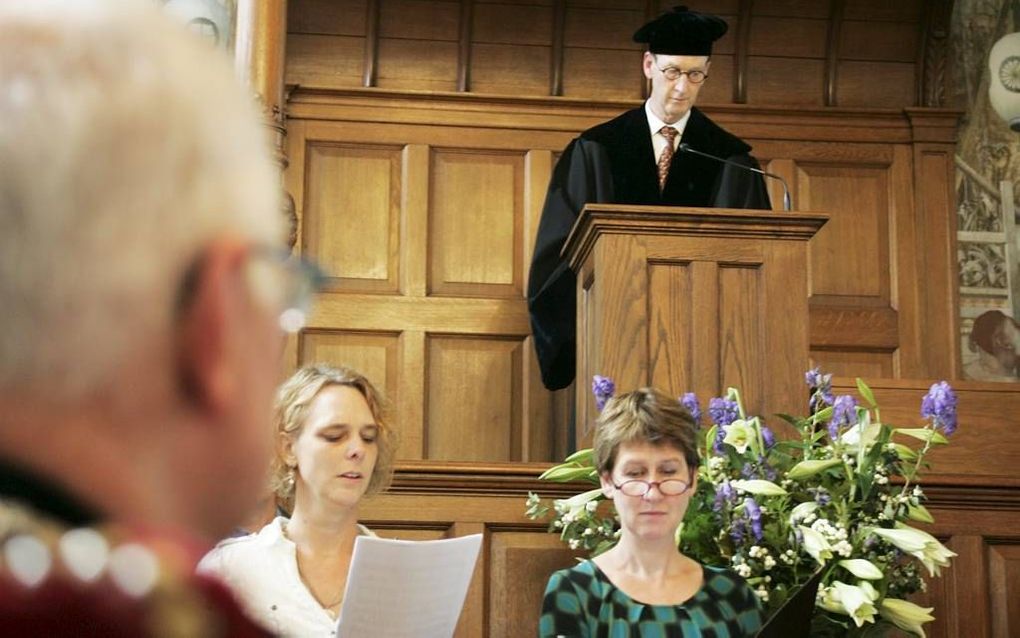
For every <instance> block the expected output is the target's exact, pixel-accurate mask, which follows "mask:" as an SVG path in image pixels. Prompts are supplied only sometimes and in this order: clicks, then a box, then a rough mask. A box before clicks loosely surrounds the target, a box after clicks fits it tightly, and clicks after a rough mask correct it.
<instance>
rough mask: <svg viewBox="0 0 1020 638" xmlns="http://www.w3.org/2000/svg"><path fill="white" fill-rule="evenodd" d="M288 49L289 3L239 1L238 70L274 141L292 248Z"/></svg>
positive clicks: (294, 233) (294, 225)
mask: <svg viewBox="0 0 1020 638" xmlns="http://www.w3.org/2000/svg"><path fill="white" fill-rule="evenodd" d="M286 45H287V0H238V1H237V25H236V28H235V30H234V70H235V71H236V73H237V76H238V77H239V78H240V79H241V80H242V81H243V82H244V83H245V84H247V85H248V86H249V87H251V89H252V91H253V92H254V93H255V97H256V98H257V99H258V101H259V104H260V106H261V107H262V113H263V117H264V118H265V124H266V126H268V127H269V130H270V135H271V136H272V138H271V139H272V140H273V149H274V157H275V158H276V163H277V164H278V165H279V168H280V174H281V186H280V188H281V190H282V191H283V196H282V202H283V203H282V206H283V211H282V212H283V214H284V216H285V217H286V218H287V222H288V224H289V228H290V234H289V235H290V236H289V238H288V245H289V246H291V247H292V248H293V246H294V243H295V242H296V240H297V215H296V214H295V211H294V198H293V197H291V195H290V193H288V192H286V190H283V186H282V183H283V181H282V175H283V170H284V169H286V168H287V153H286V150H285V149H286V144H285V142H286V139H285V138H286V136H287V128H286V123H285V122H286V101H285V97H284V84H283V71H284V65H285V61H286Z"/></svg>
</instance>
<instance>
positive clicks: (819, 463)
mask: <svg viewBox="0 0 1020 638" xmlns="http://www.w3.org/2000/svg"><path fill="white" fill-rule="evenodd" d="M840 463H842V461H840V460H839V459H826V460H811V461H801V462H800V463H798V464H796V465H794V466H793V467H792V468H790V471H789V472H787V473H786V478H788V479H792V480H794V481H799V480H801V479H806V478H808V477H810V476H814V475H815V474H818V473H819V472H824V471H825V470H827V469H829V468H830V467H835V466H837V465H839V464H840Z"/></svg>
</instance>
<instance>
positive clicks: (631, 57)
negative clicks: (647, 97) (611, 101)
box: [562, 0, 645, 99]
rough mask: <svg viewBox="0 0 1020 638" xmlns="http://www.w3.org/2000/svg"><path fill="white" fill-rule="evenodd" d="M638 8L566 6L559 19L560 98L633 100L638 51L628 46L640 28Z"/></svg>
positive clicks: (638, 84)
mask: <svg viewBox="0 0 1020 638" xmlns="http://www.w3.org/2000/svg"><path fill="white" fill-rule="evenodd" d="M644 21H645V16H644V5H643V3H641V2H639V1H636V0H632V1H631V2H629V3H624V2H619V3H602V4H596V3H586V4H581V3H571V2H568V3H567V6H566V9H565V15H564V34H563V47H564V50H563V87H562V88H563V91H562V94H563V95H567V96H570V97H587V98H624V99H627V98H629V99H638V98H640V97H641V96H642V91H643V86H644V82H645V79H644V74H643V73H642V72H641V55H642V52H643V47H642V45H640V44H637V43H635V42H633V41H632V40H631V36H632V35H633V34H634V32H635V31H636V30H637V29H638V28H639V27H640V26H641V25H642V24H643V23H644Z"/></svg>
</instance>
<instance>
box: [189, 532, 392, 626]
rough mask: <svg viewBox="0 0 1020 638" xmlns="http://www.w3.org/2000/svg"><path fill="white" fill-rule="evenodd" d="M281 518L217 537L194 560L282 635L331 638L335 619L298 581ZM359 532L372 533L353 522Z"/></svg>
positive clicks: (261, 621) (293, 549)
mask: <svg viewBox="0 0 1020 638" xmlns="http://www.w3.org/2000/svg"><path fill="white" fill-rule="evenodd" d="M286 522H287V519H286V518H284V517H282V516H278V517H276V518H275V519H273V521H272V522H271V523H269V524H268V525H266V526H265V527H263V528H262V529H261V530H260V531H259V532H258V533H257V534H249V535H247V536H241V537H239V538H229V539H226V540H223V541H221V542H220V543H219V544H218V545H217V546H216V547H215V548H213V550H212V551H210V552H209V553H208V554H206V555H205V557H204V558H203V559H202V561H201V562H200V563H199V564H198V571H200V572H202V573H206V574H215V575H216V576H218V577H219V578H220V580H222V581H223V582H224V583H226V584H227V586H228V587H230V589H231V590H232V591H233V592H234V595H235V596H236V597H237V598H238V600H239V601H240V603H241V606H242V607H243V608H244V610H245V611H246V612H247V613H248V616H249V617H250V618H251V619H252V620H254V621H256V622H258V623H259V624H261V625H262V626H264V627H265V628H266V629H268V630H269V631H271V632H273V633H275V634H276V635H279V636H283V637H284V638H289V637H294V638H298V637H300V638H305V637H308V638H313V637H321V638H331V637H333V636H335V635H336V623H337V621H336V619H335V618H333V617H332V616H331V615H330V614H329V612H327V611H326V610H325V609H324V608H323V607H322V605H320V604H319V602H318V601H317V600H316V599H315V597H314V596H313V595H312V593H311V592H309V591H308V588H307V587H305V584H304V582H303V581H302V580H301V574H300V573H299V572H298V566H297V547H296V546H295V545H294V542H293V541H291V540H290V539H289V538H287V537H286V536H285V535H284V533H283V528H284V525H285V524H286ZM358 528H359V533H360V534H361V535H363V536H375V534H373V533H372V531H371V530H369V529H368V528H367V527H364V526H362V525H359V526H358Z"/></svg>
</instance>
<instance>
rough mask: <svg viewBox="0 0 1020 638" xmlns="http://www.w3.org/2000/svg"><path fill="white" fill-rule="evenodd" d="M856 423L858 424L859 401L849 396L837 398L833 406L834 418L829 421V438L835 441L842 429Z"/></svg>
mask: <svg viewBox="0 0 1020 638" xmlns="http://www.w3.org/2000/svg"><path fill="white" fill-rule="evenodd" d="M854 423H857V401H856V400H855V399H854V398H853V397H852V396H850V395H849V394H842V395H840V396H838V397H836V400H835V401H834V402H833V404H832V418H831V419H829V438H830V439H832V440H833V441H835V440H836V437H838V436H839V429H840V428H841V427H843V426H847V427H849V426H851V425H853V424H854Z"/></svg>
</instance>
